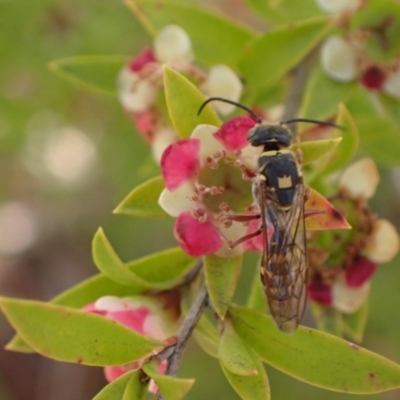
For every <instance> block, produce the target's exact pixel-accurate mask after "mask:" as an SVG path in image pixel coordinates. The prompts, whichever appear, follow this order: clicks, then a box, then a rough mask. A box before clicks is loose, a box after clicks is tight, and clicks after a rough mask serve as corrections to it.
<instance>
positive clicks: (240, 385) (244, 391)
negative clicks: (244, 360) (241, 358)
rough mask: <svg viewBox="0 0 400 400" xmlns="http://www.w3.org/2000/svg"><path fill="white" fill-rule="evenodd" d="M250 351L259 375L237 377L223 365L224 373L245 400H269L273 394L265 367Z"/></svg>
mask: <svg viewBox="0 0 400 400" xmlns="http://www.w3.org/2000/svg"><path fill="white" fill-rule="evenodd" d="M248 350H249V352H250V353H249V354H251V356H252V359H253V363H254V365H255V367H256V370H257V375H250V376H242V375H236V374H234V373H232V372H231V371H229V370H228V369H227V368H226V367H225V366H224V365H223V364H222V363H221V368H222V371H223V372H224V374H225V376H226V379H227V380H228V382H229V383H230V384H231V386H232V387H233V389H234V390H235V391H236V393H237V394H238V395H239V396H240V397H241V398H242V399H243V400H269V399H270V398H271V397H270V394H271V393H270V387H269V382H268V377H267V374H266V372H265V369H264V366H263V365H262V362H261V361H260V359H259V358H258V356H257V355H256V354H255V353H254V352H253V351H252V350H251V349H248Z"/></svg>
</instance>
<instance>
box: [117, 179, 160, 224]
mask: <svg viewBox="0 0 400 400" xmlns="http://www.w3.org/2000/svg"><path fill="white" fill-rule="evenodd" d="M164 189H165V185H164V180H163V178H162V176H157V177H155V178H152V179H150V180H149V181H147V182H144V183H142V184H140V185H139V186H137V187H136V188H135V189H133V190H132V191H131V192H130V193H129V194H128V196H126V197H125V199H124V200H122V202H121V203H120V204H118V206H117V208H116V209H115V210H114V213H115V214H126V215H132V216H134V217H167V216H168V214H167V213H166V212H165V211H164V210H163V209H162V208H161V207H160V206H159V205H158V198H159V197H160V194H161V192H162V191H163V190H164Z"/></svg>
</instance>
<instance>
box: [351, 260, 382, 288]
mask: <svg viewBox="0 0 400 400" xmlns="http://www.w3.org/2000/svg"><path fill="white" fill-rule="evenodd" d="M376 268H377V264H376V263H374V262H373V261H371V260H369V259H368V258H366V257H363V256H360V257H358V258H356V259H355V260H354V261H353V264H351V265H350V267H348V268H347V269H346V271H345V278H346V284H347V286H348V287H350V288H356V287H359V286H361V285H363V284H364V283H365V282H367V281H368V280H370V279H371V278H372V276H373V275H374V273H375V271H376Z"/></svg>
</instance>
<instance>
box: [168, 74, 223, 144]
mask: <svg viewBox="0 0 400 400" xmlns="http://www.w3.org/2000/svg"><path fill="white" fill-rule="evenodd" d="M164 87H165V98H166V100H167V105H168V111H169V115H170V117H171V121H172V123H173V124H174V127H175V129H176V131H177V133H178V134H179V136H180V137H181V138H183V139H184V138H187V137H189V136H190V134H191V133H192V132H193V130H194V128H195V127H196V126H197V125H199V124H209V125H214V126H220V125H221V121H220V119H219V118H218V115H217V113H216V112H215V111H214V109H213V108H211V107H210V106H208V107H207V106H206V107H205V108H204V110H203V111H202V113H201V114H200V115H197V111H199V109H200V106H201V105H202V104H203V103H204V100H205V98H204V96H203V95H202V94H201V92H200V91H199V90H198V89H197V88H196V86H194V85H193V84H192V83H191V82H189V81H188V80H187V79H185V78H184V77H183V76H182V75H181V74H179V73H178V72H176V71H174V70H173V69H171V68H168V67H164Z"/></svg>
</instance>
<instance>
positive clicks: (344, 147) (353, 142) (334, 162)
mask: <svg viewBox="0 0 400 400" xmlns="http://www.w3.org/2000/svg"><path fill="white" fill-rule="evenodd" d="M335 122H336V124H337V125H339V126H342V127H343V128H344V131H343V132H339V131H337V130H335V133H334V134H335V135H340V136H341V138H342V142H341V143H340V146H338V148H337V149H336V150H335V151H334V152H333V153H332V154H331V155H329V156H328V157H327V158H326V162H327V164H326V167H324V169H323V174H326V175H328V174H330V173H332V172H335V171H337V170H339V169H341V168H344V167H345V166H346V165H347V164H348V163H349V162H350V161H351V160H352V158H353V157H354V155H355V153H356V152H357V150H358V146H359V142H360V135H359V133H358V129H357V126H356V123H355V122H354V119H353V118H352V116H351V115H350V113H349V111H348V110H347V108H346V107H345V106H344V104H340V106H339V113H338V116H337V119H336V121H335Z"/></svg>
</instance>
